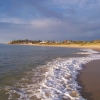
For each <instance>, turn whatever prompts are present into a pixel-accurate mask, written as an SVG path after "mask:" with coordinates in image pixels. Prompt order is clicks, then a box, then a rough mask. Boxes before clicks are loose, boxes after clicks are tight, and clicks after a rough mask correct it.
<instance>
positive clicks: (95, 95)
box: [77, 60, 100, 100]
mask: <svg viewBox="0 0 100 100" xmlns="http://www.w3.org/2000/svg"><path fill="white" fill-rule="evenodd" d="M83 68H84V69H83V70H81V71H80V74H79V75H78V78H77V81H78V82H79V86H81V87H82V90H81V92H80V93H81V95H82V97H83V98H85V99H86V100H100V60H94V61H92V62H90V63H88V64H86V65H83Z"/></svg>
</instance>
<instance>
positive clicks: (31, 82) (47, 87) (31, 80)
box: [7, 49, 100, 100]
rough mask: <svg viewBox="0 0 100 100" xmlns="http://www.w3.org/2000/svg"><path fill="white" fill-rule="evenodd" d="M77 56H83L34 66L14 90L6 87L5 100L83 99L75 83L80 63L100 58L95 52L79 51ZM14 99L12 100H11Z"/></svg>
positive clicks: (89, 50)
mask: <svg viewBox="0 0 100 100" xmlns="http://www.w3.org/2000/svg"><path fill="white" fill-rule="evenodd" d="M81 50H82V51H83V52H79V53H78V54H89V55H87V57H74V58H57V59H55V60H53V61H51V62H49V63H47V64H46V65H44V66H41V67H37V68H36V69H33V70H32V71H30V72H27V76H25V77H24V78H22V79H21V80H20V81H19V82H17V83H16V84H15V86H14V87H8V88H7V89H8V90H9V92H8V94H9V98H8V100H85V99H84V98H83V97H82V96H81V94H80V92H79V89H80V88H81V87H80V86H78V82H77V81H76V78H77V74H78V73H79V72H78V71H79V70H81V69H82V64H86V63H88V62H90V61H92V60H97V59H100V54H99V52H96V51H93V50H91V49H81ZM15 98H16V99H15Z"/></svg>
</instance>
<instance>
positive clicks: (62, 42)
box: [8, 39, 100, 45]
mask: <svg viewBox="0 0 100 100" xmlns="http://www.w3.org/2000/svg"><path fill="white" fill-rule="evenodd" d="M8 44H30V45H31V44H45V45H71V44H77V45H78V44H79V45H91V44H94V45H100V40H93V41H72V40H64V41H54V40H53V41H51V40H28V39H25V40H13V41H10V42H9V43H8Z"/></svg>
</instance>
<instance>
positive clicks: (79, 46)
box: [9, 44, 100, 51]
mask: <svg viewBox="0 0 100 100" xmlns="http://www.w3.org/2000/svg"><path fill="white" fill-rule="evenodd" d="M9 45H28V46H48V47H67V48H91V49H96V50H99V51H100V45H76V44H75V45H74V44H71V45H60V44H58V45H52V44H50V45H48V44H9Z"/></svg>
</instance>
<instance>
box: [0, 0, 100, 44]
mask: <svg viewBox="0 0 100 100" xmlns="http://www.w3.org/2000/svg"><path fill="white" fill-rule="evenodd" d="M14 39H30V40H56V41H63V40H87V41H88V40H94V39H100V0H0V43H7V42H9V41H12V40H14Z"/></svg>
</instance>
